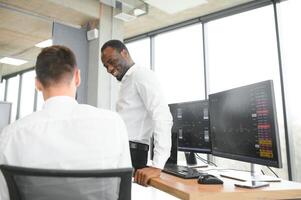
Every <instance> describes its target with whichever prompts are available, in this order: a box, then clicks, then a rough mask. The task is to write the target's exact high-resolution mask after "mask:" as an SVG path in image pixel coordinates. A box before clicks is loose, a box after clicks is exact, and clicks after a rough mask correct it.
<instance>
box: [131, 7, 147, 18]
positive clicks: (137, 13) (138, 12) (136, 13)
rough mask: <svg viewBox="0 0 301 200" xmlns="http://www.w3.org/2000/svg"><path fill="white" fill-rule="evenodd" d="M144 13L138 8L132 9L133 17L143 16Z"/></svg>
mask: <svg viewBox="0 0 301 200" xmlns="http://www.w3.org/2000/svg"><path fill="white" fill-rule="evenodd" d="M145 13H146V12H145V10H142V9H139V8H136V9H134V15H135V16H140V15H143V14H145Z"/></svg>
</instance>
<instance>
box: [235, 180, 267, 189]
mask: <svg viewBox="0 0 301 200" xmlns="http://www.w3.org/2000/svg"><path fill="white" fill-rule="evenodd" d="M234 185H235V186H236V187H242V188H249V189H253V188H261V187H267V186H269V185H270V184H269V183H265V182H256V181H251V182H244V183H235V184H234Z"/></svg>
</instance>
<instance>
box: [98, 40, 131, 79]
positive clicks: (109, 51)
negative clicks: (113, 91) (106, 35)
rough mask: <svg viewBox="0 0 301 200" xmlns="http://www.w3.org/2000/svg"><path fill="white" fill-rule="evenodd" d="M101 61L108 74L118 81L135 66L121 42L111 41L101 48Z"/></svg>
mask: <svg viewBox="0 0 301 200" xmlns="http://www.w3.org/2000/svg"><path fill="white" fill-rule="evenodd" d="M101 60H102V63H103V65H104V67H105V68H106V69H107V72H108V73H110V74H112V75H113V76H115V77H116V79H117V80H118V81H121V79H122V77H123V76H124V74H125V73H126V72H127V70H128V69H129V68H130V67H131V66H133V65H134V62H133V60H132V58H131V56H130V54H129V52H128V50H127V48H126V46H125V45H124V44H123V43H122V42H121V41H119V40H110V41H108V42H106V43H105V44H104V45H103V46H102V47H101Z"/></svg>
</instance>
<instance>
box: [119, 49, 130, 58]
mask: <svg viewBox="0 0 301 200" xmlns="http://www.w3.org/2000/svg"><path fill="white" fill-rule="evenodd" d="M120 55H121V56H122V57H123V58H125V59H129V53H128V52H127V50H125V49H122V51H121V52H120Z"/></svg>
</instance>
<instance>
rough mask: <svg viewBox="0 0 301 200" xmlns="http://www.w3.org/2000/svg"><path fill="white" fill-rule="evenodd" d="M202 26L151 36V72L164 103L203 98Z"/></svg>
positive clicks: (197, 25)
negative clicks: (152, 61)
mask: <svg viewBox="0 0 301 200" xmlns="http://www.w3.org/2000/svg"><path fill="white" fill-rule="evenodd" d="M202 44H203V42H202V24H196V25H192V26H189V27H185V28H181V29H177V30H175V31H171V32H167V33H164V34H160V35H158V36H156V37H155V55H154V56H155V72H156V74H157V76H158V78H159V80H160V82H161V84H162V88H163V91H164V93H165V94H166V98H167V101H168V103H175V102H184V101H193V100H201V99H204V98H205V92H204V91H205V90H204V66H203V48H202V46H203V45H202Z"/></svg>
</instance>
